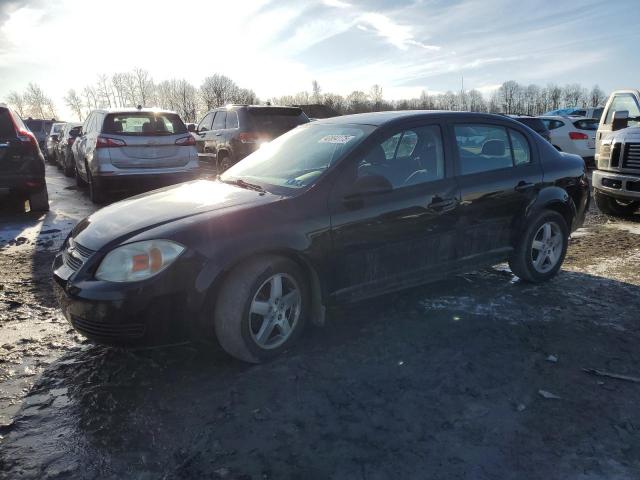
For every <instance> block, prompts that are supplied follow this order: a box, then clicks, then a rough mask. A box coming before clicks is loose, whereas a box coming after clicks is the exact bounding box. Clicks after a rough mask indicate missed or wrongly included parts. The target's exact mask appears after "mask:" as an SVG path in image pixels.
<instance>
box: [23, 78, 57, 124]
mask: <svg viewBox="0 0 640 480" xmlns="http://www.w3.org/2000/svg"><path fill="white" fill-rule="evenodd" d="M24 99H25V101H26V103H27V106H28V107H29V115H31V116H34V117H39V118H54V117H55V116H56V112H55V108H54V106H53V101H52V100H51V98H49V97H48V96H46V95H45V93H44V92H43V91H42V89H41V88H40V86H39V85H38V84H37V83H29V85H27V91H26V92H25V94H24Z"/></svg>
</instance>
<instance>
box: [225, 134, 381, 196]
mask: <svg viewBox="0 0 640 480" xmlns="http://www.w3.org/2000/svg"><path fill="white" fill-rule="evenodd" d="M373 130H375V127H373V126H370V125H330V124H325V125H323V124H317V123H313V124H307V125H304V126H300V127H298V128H295V129H293V130H291V131H289V132H288V133H286V134H284V135H282V136H280V137H278V138H277V139H275V140H274V141H272V142H270V143H267V144H263V145H262V146H261V147H260V148H259V149H258V150H256V151H255V152H254V153H252V154H251V155H249V156H248V157H246V158H245V159H244V160H242V161H240V162H239V163H237V164H236V165H234V166H233V167H231V168H230V169H229V170H227V171H226V172H225V173H224V174H223V175H221V177H220V179H221V180H222V181H223V182H234V181H237V180H239V179H240V180H244V181H246V182H249V183H257V184H260V185H263V186H264V185H273V186H276V187H285V188H290V189H300V188H304V187H307V186H310V185H312V184H313V183H315V182H316V181H317V179H318V178H319V177H320V176H321V175H322V174H323V173H324V172H325V171H326V170H328V169H329V168H330V167H331V166H332V165H334V164H335V163H336V162H337V161H338V160H340V159H341V158H342V157H344V156H345V155H347V154H348V153H349V152H350V151H351V150H353V149H354V148H355V147H356V146H357V145H358V144H359V143H360V142H361V141H362V140H363V139H364V138H365V137H367V136H368V135H369V134H370V133H371V132H372V131H373Z"/></svg>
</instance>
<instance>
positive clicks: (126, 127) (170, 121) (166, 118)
mask: <svg viewBox="0 0 640 480" xmlns="http://www.w3.org/2000/svg"><path fill="white" fill-rule="evenodd" d="M73 153H74V158H75V162H76V172H77V177H76V179H77V182H78V185H86V184H88V186H89V195H90V197H91V200H92V201H93V202H95V203H101V202H103V201H104V199H105V194H106V193H107V192H108V191H123V190H126V191H134V190H135V191H142V190H144V189H148V188H147V187H149V186H153V187H160V186H166V185H171V184H173V183H179V182H183V181H187V180H192V179H193V178H195V177H196V176H197V174H198V152H197V150H196V146H195V139H194V138H193V136H192V135H191V134H190V133H189V132H188V131H187V127H186V126H185V124H184V123H183V122H182V120H181V119H180V116H179V115H178V114H177V113H175V112H170V111H165V110H156V109H142V108H137V109H135V108H130V109H117V110H116V109H109V110H94V111H92V112H91V113H90V114H89V116H88V117H87V120H86V121H85V122H84V125H83V126H82V132H81V135H80V137H79V138H78V139H77V140H76V145H75V148H74V149H73Z"/></svg>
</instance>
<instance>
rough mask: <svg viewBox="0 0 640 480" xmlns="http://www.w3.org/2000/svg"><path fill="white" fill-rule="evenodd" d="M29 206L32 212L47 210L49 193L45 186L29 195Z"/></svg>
mask: <svg viewBox="0 0 640 480" xmlns="http://www.w3.org/2000/svg"><path fill="white" fill-rule="evenodd" d="M29 208H30V209H31V211H32V212H48V211H49V193H48V192H47V187H46V186H44V187H43V188H42V190H40V191H38V192H35V193H32V194H30V195H29Z"/></svg>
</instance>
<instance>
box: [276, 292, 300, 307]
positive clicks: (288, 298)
mask: <svg viewBox="0 0 640 480" xmlns="http://www.w3.org/2000/svg"><path fill="white" fill-rule="evenodd" d="M299 300H300V292H298V290H292V291H290V292H289V293H287V294H286V295H285V296H284V297H282V299H281V302H282V305H283V306H284V307H286V308H289V307H293V306H295V305H296V304H297V303H298V302H299Z"/></svg>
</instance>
